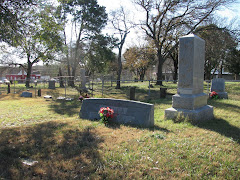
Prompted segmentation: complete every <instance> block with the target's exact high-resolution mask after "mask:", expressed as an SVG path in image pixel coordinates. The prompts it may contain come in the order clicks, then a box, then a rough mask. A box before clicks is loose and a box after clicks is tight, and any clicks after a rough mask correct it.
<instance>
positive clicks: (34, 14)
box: [8, 3, 63, 87]
mask: <svg viewBox="0 0 240 180" xmlns="http://www.w3.org/2000/svg"><path fill="white" fill-rule="evenodd" d="M53 12H54V8H53V7H52V6H50V5H47V4H41V3H39V4H38V6H31V8H29V7H28V8H27V9H22V13H21V20H22V21H23V20H24V25H23V26H22V27H21V29H20V30H19V31H16V32H15V34H14V35H13V36H12V37H11V38H12V40H11V41H8V44H9V45H11V46H12V47H15V48H17V50H18V51H19V52H20V53H21V55H22V58H26V59H27V63H26V64H18V65H20V66H22V67H24V68H25V69H26V70H27V79H26V87H29V83H30V77H31V71H32V66H33V65H34V64H36V63H38V62H39V61H44V62H47V61H49V60H53V59H54V58H55V55H56V54H55V53H56V52H57V51H59V50H61V47H62V42H63V41H62V38H61V36H60V31H61V30H62V25H61V24H59V23H58V22H57V21H56V19H55V17H54V15H53ZM15 64H16V63H15Z"/></svg>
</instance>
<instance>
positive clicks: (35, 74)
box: [6, 70, 41, 81]
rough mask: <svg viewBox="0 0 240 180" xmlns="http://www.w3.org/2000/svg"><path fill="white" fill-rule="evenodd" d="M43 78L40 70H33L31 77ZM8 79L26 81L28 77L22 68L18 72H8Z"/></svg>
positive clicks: (35, 78) (34, 78)
mask: <svg viewBox="0 0 240 180" xmlns="http://www.w3.org/2000/svg"><path fill="white" fill-rule="evenodd" d="M40 78H41V74H40V72H32V74H31V79H33V80H37V79H40ZM6 79H8V80H9V81H10V80H16V81H24V80H26V79H27V73H26V72H25V71H24V70H21V71H20V72H19V73H18V74H6Z"/></svg>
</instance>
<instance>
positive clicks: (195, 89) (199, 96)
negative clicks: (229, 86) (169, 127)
mask: <svg viewBox="0 0 240 180" xmlns="http://www.w3.org/2000/svg"><path fill="white" fill-rule="evenodd" d="M204 59H205V41H204V40H203V39H201V38H199V37H198V36H196V35H193V34H190V35H188V36H184V37H182V38H180V47H179V64H178V66H179V73H178V80H179V82H178V90H177V94H175V95H174V96H173V103H172V108H169V109H166V110H165V118H167V119H174V118H176V117H177V115H178V114H179V113H181V114H183V115H184V116H185V117H186V116H188V118H189V119H190V120H192V121H193V122H197V121H202V120H209V119H213V107H212V106H208V105H207V98H208V95H207V94H205V93H203V80H204Z"/></svg>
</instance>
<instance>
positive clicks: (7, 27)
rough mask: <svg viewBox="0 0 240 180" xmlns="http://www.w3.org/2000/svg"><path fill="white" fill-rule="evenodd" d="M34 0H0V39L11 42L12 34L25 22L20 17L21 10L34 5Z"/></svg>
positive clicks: (15, 34)
mask: <svg viewBox="0 0 240 180" xmlns="http://www.w3.org/2000/svg"><path fill="white" fill-rule="evenodd" d="M34 4H35V0H14V1H13V0H1V1H0V41H3V42H7V43H9V42H11V43H12V41H13V38H12V37H13V36H17V33H18V32H19V31H20V30H21V27H22V26H23V25H24V24H25V23H24V21H23V20H22V19H21V14H22V11H23V10H24V9H25V10H26V9H27V8H30V7H31V6H34Z"/></svg>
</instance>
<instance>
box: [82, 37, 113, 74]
mask: <svg viewBox="0 0 240 180" xmlns="http://www.w3.org/2000/svg"><path fill="white" fill-rule="evenodd" d="M113 41H114V39H112V38H111V37H105V36H103V35H97V36H94V37H92V38H91V39H90V42H89V44H88V47H87V52H86V54H85V57H84V61H85V62H84V63H85V67H86V69H87V70H88V73H89V75H91V74H94V72H98V73H104V72H109V71H110V70H109V69H111V67H110V66H111V65H110V63H111V62H112V61H113V60H114V59H115V54H114V53H113V52H112V49H113V47H114V45H113V43H110V42H113Z"/></svg>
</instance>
